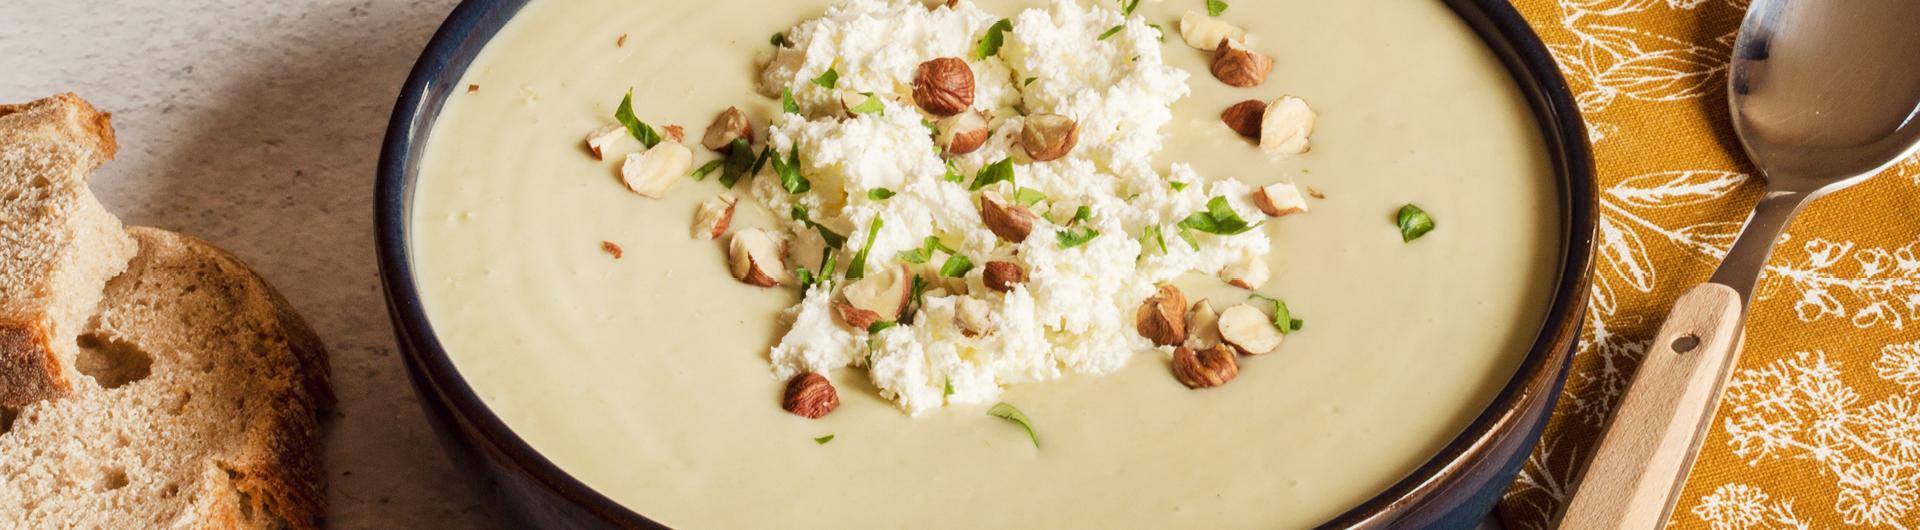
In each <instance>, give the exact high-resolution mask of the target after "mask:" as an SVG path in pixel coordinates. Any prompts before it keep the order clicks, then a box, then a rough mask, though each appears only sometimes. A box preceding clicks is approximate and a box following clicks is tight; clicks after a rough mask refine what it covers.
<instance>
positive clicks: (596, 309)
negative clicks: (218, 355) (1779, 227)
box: [376, 0, 1594, 528]
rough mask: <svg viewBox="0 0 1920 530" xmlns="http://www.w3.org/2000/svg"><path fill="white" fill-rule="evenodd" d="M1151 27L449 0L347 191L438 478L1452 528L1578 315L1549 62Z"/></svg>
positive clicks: (1209, 12)
mask: <svg viewBox="0 0 1920 530" xmlns="http://www.w3.org/2000/svg"><path fill="white" fill-rule="evenodd" d="M1185 4H1187V2H1175V1H1172V0H1168V1H1162V2H1139V1H1134V2H1124V1H1120V2H1093V1H1090V0H1083V1H1080V2H1074V1H1072V0H1058V1H1051V2H1049V1H1039V0H978V1H968V0H962V1H960V2H956V3H952V4H949V3H944V2H941V3H923V2H908V1H881V0H818V1H814V0H808V1H793V2H772V3H770V2H759V1H753V0H710V1H701V2H694V1H677V0H654V1H649V2H640V3H635V2H630V1H620V0H578V1H568V2H559V1H552V0H547V1H515V0H469V1H467V2H464V3H462V4H461V5H460V6H459V7H458V8H456V9H455V11H454V12H453V13H452V14H451V15H450V16H449V18H448V20H447V22H446V23H445V24H444V25H443V26H442V28H441V30H440V31H439V32H438V33H437V34H436V35H435V36H434V38H433V40H432V42H431V43H430V44H429V45H428V46H427V49H426V51H425V52H424V53H423V54H422V57H421V59H420V61H419V63H418V64H417V65H416V67H415V69H414V71H413V73H412V75H411V76H410V77H409V79H408V81H407V84H406V87H405V88H404V90H403V91H402V93H401V95H400V99H399V102H398V104H397V106H396V109H395V112H394V117H393V120H392V122H391V124H390V127H389V129H388V135H387V141H386V144H385V147H384V151H383V153H382V158H381V162H380V167H379V178H378V182H377V184H376V185H377V195H378V198H377V204H376V217H377V222H378V234H377V237H378V239H379V254H380V260H381V262H380V263H381V270H382V275H383V279H384V285H385V290H386V295H387V300H388V302H389V309H390V312H391V315H392V318H393V321H394V323H395V328H396V330H397V334H398V336H399V340H400V343H401V345H402V347H403V348H402V349H403V351H404V352H405V355H406V359H407V361H408V368H409V373H410V375H411V377H412V381H413V383H414V385H415V386H416V388H417V390H418V391H419V392H420V394H421V397H422V400H421V401H422V402H423V404H424V405H425V406H426V407H427V409H428V410H429V412H430V414H429V415H430V416H431V417H432V418H433V419H434V421H435V425H436V428H437V429H438V430H439V431H440V432H441V433H442V434H443V440H444V442H445V445H446V446H447V448H448V450H449V452H450V453H451V454H454V455H455V456H456V457H457V458H459V459H460V461H461V462H463V463H464V464H465V467H467V468H468V469H470V470H471V471H472V472H473V474H474V476H475V478H476V480H479V481H483V482H485V483H486V484H488V487H489V488H490V489H491V490H493V491H494V492H496V493H497V494H498V495H499V496H500V498H501V499H502V502H501V506H502V507H504V508H505V510H506V512H507V513H511V514H513V515H514V516H516V517H519V518H521V519H522V520H523V521H525V522H527V523H530V524H537V525H543V526H579V527H641V528H659V527H671V528H769V527H780V528H981V527H1032V528H1116V527H1144V528H1276V527H1280V528H1298V527H1316V526H1320V527H1333V528H1351V527H1430V526H1443V527H1445V526H1457V525H1463V524H1469V523H1470V522H1472V521H1475V520H1478V518H1480V517H1482V516H1484V514H1485V513H1486V511H1487V510H1488V509H1489V508H1490V507H1491V505H1492V503H1493V501H1494V500H1495V499H1497V498H1498V496H1499V494H1500V492H1501V491H1503V490H1504V488H1505V485H1506V483H1507V482H1509V481H1510V480H1511V478H1512V477H1513V475H1514V474H1515V473H1516V471H1517V470H1518V467H1519V465H1520V463H1521V462H1522V460H1523V459H1524V456H1525V454H1526V452H1527V451H1528V450H1529V449H1530V448H1531V447H1532V445H1533V444H1534V443H1535V442H1536V441H1537V439H1538V436H1539V432H1540V429H1541V427H1542V426H1543V424H1544V422H1545V420H1546V416H1547V413H1548V412H1549V411H1550V410H1551V408H1552V404H1553V401H1554V399H1555V397H1556V395H1557V394H1558V392H1559V388H1560V385H1561V381H1562V380H1563V378H1564V376H1565V369H1566V366H1567V363H1568V361H1569V359H1570V355H1571V348H1572V345H1573V343H1574V340H1575V338H1576V337H1577V335H1578V332H1579V326H1580V322H1581V319H1580V316H1581V314H1582V309H1583V308H1584V306H1585V297H1586V287H1587V277H1588V268H1589V262H1590V258H1591V253H1592V248H1593V240H1594V221H1593V210H1592V202H1591V189H1592V171H1591V160H1590V155H1589V153H1588V149H1587V144H1586V140H1585V128H1584V125H1583V124H1582V123H1581V121H1580V119H1579V116H1578V114H1577V110H1576V107H1575V106H1574V104H1573V102H1572V97H1571V96H1570V94H1569V92H1568V90H1567V88H1566V86H1565V84H1564V82H1563V81H1562V79H1561V77H1560V74H1559V72H1558V70H1557V69H1556V68H1555V66H1554V64H1553V61H1552V59H1551V57H1550V55H1549V54H1548V53H1547V51H1546V50H1545V48H1544V46H1543V45H1542V44H1541V43H1540V42H1539V40H1538V39H1537V38H1536V37H1535V36H1534V35H1533V34H1532V33H1531V30H1529V29H1528V28H1527V26H1526V25H1525V23H1524V21H1522V20H1521V19H1520V17H1519V16H1518V15H1517V14H1516V13H1515V12H1514V11H1513V10H1512V8H1511V7H1510V6H1508V5H1507V4H1505V3H1502V2H1494V1H1483V0H1454V1H1448V2H1406V3H1394V4H1393V5H1390V6H1378V5H1370V6H1366V7H1358V6H1353V5H1349V4H1347V3H1332V2H1311V1H1305V0H1288V1H1277V0H1276V1H1263V2H1249V1H1244V0H1243V1H1240V2H1234V3H1232V4H1231V5H1228V4H1225V3H1218V2H1200V1H1197V0H1196V1H1194V2H1191V4H1193V5H1185ZM1221 31H1224V32H1226V33H1225V34H1224V35H1225V37H1224V42H1220V43H1218V44H1215V45H1211V48H1209V44H1208V42H1209V41H1212V40H1213V39H1212V37H1213V36H1218V35H1221V34H1220V33H1218V32H1221ZM1241 53H1248V54H1251V55H1247V56H1239V55H1236V56H1234V57H1230V58H1228V57H1226V56H1229V55H1235V54H1241ZM1254 55H1257V56H1258V57H1253V58H1250V57H1252V56H1254ZM1262 59H1264V61H1262ZM942 61H950V62H947V64H945V65H938V64H933V63H939V62H942ZM1223 61H1241V62H1239V63H1233V64H1231V65H1229V66H1225V67H1223V66H1221V63H1222V62H1223ZM1248 61H1251V62H1248ZM1246 64H1253V65H1255V66H1256V67H1257V68H1252V70H1258V71H1256V72H1253V74H1257V75H1253V74H1249V73H1248V72H1249V71H1252V70H1249V68H1248V67H1246ZM940 68H945V69H944V70H941V69H940ZM930 69H931V70H936V71H934V72H932V73H928V72H927V70H930ZM940 75H959V76H964V77H965V78H966V80H967V82H966V86H967V90H965V91H964V92H956V90H957V89H955V88H954V87H955V86H959V85H957V84H955V82H952V81H949V80H944V79H939V78H937V77H938V76H940ZM935 92H937V93H935ZM955 94H964V96H963V97H959V101H955V100H954V98H955V97H956V96H955ZM940 98H946V99H944V100H943V99H940ZM1243 104H1245V105H1249V106H1252V107H1254V108H1257V109H1259V110H1258V111H1256V112H1253V113H1252V114H1247V115H1243V116H1240V118H1241V119H1242V120H1244V121H1243V123H1244V124H1252V125H1244V126H1236V121H1235V116H1234V114H1233V113H1234V112H1236V111H1232V110H1228V109H1233V108H1235V107H1239V106H1242V105H1243ZM1255 104H1257V105H1255ZM1289 113H1291V114H1289ZM974 115H977V116H978V119H977V120H974V121H968V120H973V118H971V116H974ZM1248 116H1251V118H1249V117H1248ZM729 119H731V120H733V121H728V120H729ZM742 124H744V127H735V125H742ZM1063 124H1064V125H1063ZM962 127H965V128H968V130H969V131H977V132H978V134H979V138H980V139H981V140H980V145H979V146H971V145H969V146H964V147H958V146H956V145H955V143H956V142H959V143H967V142H968V140H956V139H955V138H956V137H958V136H960V134H957V133H956V132H955V131H956V130H957V129H959V128H962ZM734 129H740V130H739V131H738V132H735V131H734ZM942 129H946V130H945V131H944V132H945V133H946V134H943V130H942ZM1249 129H1257V130H1249ZM716 135H718V141H717V142H716V141H715V139H716ZM1281 195H1284V197H1281ZM1276 202H1279V203H1285V204H1286V205H1290V207H1285V208H1270V206H1274V204H1273V203H1276ZM989 203H991V204H989ZM988 210H993V212H992V213H988ZM1016 210H1017V212H1016V213H1017V214H1018V215H1016V216H1023V218H1022V219H1021V222H1020V223H1016V224H1018V225H1019V226H1018V227H1019V228H1021V229H1022V230H1011V231H1010V229H1009V226H1010V225H1009V224H1008V221H1006V217H1007V216H1008V215H1012V214H1008V213H1007V212H1013V211H1016ZM722 212H724V215H723V216H722V215H721V213H722ZM716 216H721V217H724V219H716ZM996 216H997V217H996ZM716 221H717V222H716ZM690 232H691V234H690ZM690 235H691V237H689V236H690ZM756 244H757V245H759V246H757V247H756V246H754V245H756ZM743 267H744V270H743ZM1252 269H1257V272H1249V271H1250V270H1252ZM1009 271H1013V272H1009ZM1016 273H1017V274H1016ZM1169 291H1171V292H1173V293H1178V296H1177V297H1178V300H1179V301H1178V302H1171V301H1169V300H1168V299H1169V297H1168V296H1167V295H1168V293H1169ZM875 293H881V294H875ZM896 293H897V294H896ZM876 298H878V299H882V300H884V303H881V304H880V305H879V306H876V305H875V304H874V303H873V302H871V301H870V300H872V299H876ZM895 300H898V301H899V302H898V303H897V307H896V303H895V302H894V301H895ZM1202 300H1205V301H1206V303H1207V305H1209V307H1208V308H1207V310H1206V311H1205V312H1206V313H1208V314H1209V316H1206V317H1202V316H1199V313H1201V312H1202V311H1200V308H1199V307H1197V306H1198V305H1201V304H1200V303H1199V302H1200V301H1202ZM876 307H879V309H875V308H876ZM1209 318H1211V319H1212V320H1206V319H1209ZM1156 319H1158V320H1156ZM1168 319H1171V321H1173V322H1177V323H1178V324H1175V325H1173V327H1177V328H1178V333H1177V335H1178V337H1173V338H1171V339H1169V338H1167V337H1161V336H1156V335H1164V334H1166V333H1169V332H1172V331H1173V330H1171V329H1168V325H1167V324H1166V322H1165V321H1166V320H1168ZM1200 320H1206V322H1207V324H1206V325H1207V326H1209V327H1207V328H1206V329H1205V330H1201V329H1200V328H1198V327H1196V326H1198V325H1199V324H1195V323H1194V322H1195V321H1200ZM1269 320H1271V323H1269V322H1268V321H1269ZM1149 321H1152V322H1149ZM1216 322H1217V323H1216ZM1248 325H1252V326H1254V328H1257V329H1253V330H1252V331H1248V330H1249V328H1248V327H1247V326H1248ZM1156 326H1157V327H1156ZM1267 326H1271V328H1268V327H1267ZM1153 330H1159V332H1157V333H1156V332H1155V331H1153ZM1256 332H1257V333H1256ZM1189 335H1191V336H1189ZM1203 336H1206V337H1212V338H1211V339H1207V340H1208V341H1210V342H1208V341H1203V340H1202V337H1203ZM1268 339H1271V340H1268ZM1282 339H1284V340H1282ZM1196 341H1201V342H1196ZM1256 343H1258V344H1256ZM1210 353H1211V354H1212V355H1209V354H1210ZM1221 363H1226V364H1230V365H1231V369H1230V370H1229V369H1226V368H1225V367H1223V366H1222V365H1221ZM822 392H826V393H830V394H831V395H830V398H831V403H830V404H829V403H827V398H826V397H823V396H827V394H823V393H822Z"/></svg>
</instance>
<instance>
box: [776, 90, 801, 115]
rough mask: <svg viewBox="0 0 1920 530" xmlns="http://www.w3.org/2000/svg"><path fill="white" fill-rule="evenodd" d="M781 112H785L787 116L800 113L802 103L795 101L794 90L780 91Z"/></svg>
mask: <svg viewBox="0 0 1920 530" xmlns="http://www.w3.org/2000/svg"><path fill="white" fill-rule="evenodd" d="M780 110H782V111H785V112H786V113H787V114H799V113H800V103H799V102H797V101H794V100H793V89H792V88H782V89H780Z"/></svg>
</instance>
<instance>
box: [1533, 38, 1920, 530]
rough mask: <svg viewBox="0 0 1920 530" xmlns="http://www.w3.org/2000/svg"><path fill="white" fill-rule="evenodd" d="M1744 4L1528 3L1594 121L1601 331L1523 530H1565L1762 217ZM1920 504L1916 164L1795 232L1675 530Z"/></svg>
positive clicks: (1911, 514) (1909, 523) (1816, 523)
mask: <svg viewBox="0 0 1920 530" xmlns="http://www.w3.org/2000/svg"><path fill="white" fill-rule="evenodd" d="M1813 1H1839V0H1813ZM1747 2H1748V0H1514V4H1515V6H1516V7H1518V8H1519V9H1520V11H1521V12H1522V13H1523V14H1524V15H1525V16H1526V17H1527V19H1528V20H1529V21H1530V22H1531V23H1532V24H1533V26H1534V28H1535V29H1536V30H1537V31H1538V32H1539V33H1540V36H1541V37H1542V38H1543V39H1544V40H1545V41H1546V43H1547V45H1548V46H1549V47H1550V48H1551V49H1552V50H1553V53H1554V56H1555V59H1557V60H1558V61H1559V62H1560V67H1561V69H1562V70H1564V71H1565V73H1566V77H1567V81H1568V83H1569V84H1570V85H1571V86H1572V88H1573V90H1574V92H1575V95H1576V96H1577V97H1578V98H1579V101H1580V105H1581V108H1582V110H1583V111H1584V113H1585V116H1586V119H1587V124H1588V126H1589V137H1590V139H1591V140H1592V142H1593V147H1594V153H1595V157H1596V158H1597V160H1598V166H1599V170H1600V171H1599V190H1598V194H1597V195H1596V197H1595V200H1597V201H1599V203H1600V204H1599V206H1600V208H1599V210H1600V215H1601V222H1600V234H1599V238H1600V241H1599V245H1600V248H1599V252H1598V259H1597V262H1596V264H1595V278H1594V284H1595V285H1594V292H1593V294H1594V298H1593V302H1592V303H1591V305H1590V306H1589V311H1590V313H1591V314H1590V315H1589V316H1588V321H1587V330H1586V332H1585V335H1584V336H1583V337H1582V340H1581V342H1580V349H1579V352H1578V354H1577V355H1576V356H1575V359H1574V367H1573V374H1572V376H1571V378H1570V379H1569V380H1568V381H1567V389H1566V391H1565V393H1564V394H1562V395H1561V397H1560V404H1559V407H1558V408H1557V409H1556V410H1555V411H1554V413H1553V419H1552V421H1551V422H1550V423H1549V424H1548V426H1547V431H1546V437H1545V439H1544V441H1543V442H1542V443H1541V445H1540V447H1538V448H1537V449H1536V450H1535V451H1534V454H1533V455H1532V457H1531V458H1529V459H1528V461H1527V464H1526V468H1525V469H1524V470H1523V471H1522V472H1521V476H1520V478H1519V481H1518V482H1517V483H1516V484H1515V485H1514V486H1513V489H1512V490H1511V491H1510V492H1509V493H1508V495H1507V497H1506V498H1505V499H1504V500H1503V501H1502V503H1501V507H1500V514H1501V516H1502V518H1503V519H1504V520H1505V522H1506V523H1507V525H1508V527H1509V528H1516V529H1532V528H1548V527H1550V526H1551V517H1553V516H1554V515H1555V514H1557V512H1558V510H1559V509H1560V507H1561V506H1563V505H1564V503H1565V501H1566V499H1567V494H1568V493H1569V491H1568V490H1569V488H1570V487H1571V486H1572V483H1571V482H1570V479H1571V478H1572V477H1571V475H1572V474H1574V473H1576V472H1577V471H1578V470H1579V469H1580V468H1581V467H1582V466H1584V464H1585V462H1586V459H1587V455H1588V454H1589V453H1590V452H1591V451H1592V448H1593V445H1594V436H1595V435H1596V433H1597V432H1598V431H1599V429H1600V426H1601V424H1602V422H1603V421H1604V420H1605V419H1606V418H1607V414H1608V413H1609V411H1610V409H1611V408H1612V407H1613V405H1614V404H1615V403H1616V402H1617V401H1618V400H1619V398H1620V395H1621V392H1622V391H1623V390H1624V389H1625V388H1626V386H1627V384H1628V382H1629V381H1630V380H1631V378H1632V376H1633V373H1634V367H1635V365H1636V364H1637V363H1638V361H1639V359H1640V356H1641V355H1642V353H1643V352H1644V351H1645V350H1646V346H1647V343H1648V342H1649V341H1651V340H1652V336H1653V334H1654V331H1655V330H1656V328H1658V327H1659V325H1660V323H1661V321H1662V320H1664V319H1665V318H1666V312H1667V310H1668V309H1669V308H1670V307H1671V306H1672V305H1673V301H1674V299H1675V298H1676V297H1678V296H1679V294H1680V292H1681V291H1683V290H1685V289H1687V288H1689V287H1691V286H1693V285H1695V284H1698V283H1700V282H1703V281H1705V280H1706V278H1707V275H1708V274H1709V273H1710V272H1711V271H1712V270H1713V267H1714V266H1715V265H1716V264H1717V263H1718V262H1719V261H1720V258H1721V256H1723V255H1724V254H1725V252H1726V249H1727V247H1728V246H1729V245H1730V244H1731V243H1732V242H1733V237H1734V233H1735V232H1736V231H1737V230H1739V228H1740V226H1741V222H1742V221H1743V220H1744V219H1745V218H1746V215H1747V212H1748V211H1750V209H1751V208H1752V207H1753V204H1754V202H1755V201H1757V200H1758V198H1759V193H1760V191H1761V187H1762V182H1761V181H1760V180H1759V179H1758V178H1755V177H1753V176H1751V175H1753V172H1754V170H1753V169H1752V167H1751V166H1750V165H1748V164H1747V162H1746V161H1745V159H1744V157H1743V156H1742V155H1741V151H1740V147H1739V143H1738V141H1737V140H1736V139H1735V138H1734V136H1733V132H1732V128H1731V125H1730V124H1729V122H1728V117H1727V110H1726V109H1727V103H1726V97H1727V96H1726V84H1727V77H1726V73H1727V58H1728V56H1729V52H1730V50H1731V49H1732V47H1733V40H1734V35H1735V32H1736V30H1737V29H1738V27H1739V24H1740V19H1741V17H1742V15H1743V14H1744V11H1745V9H1746V6H1747ZM1916 24H1920V22H1916ZM1888 68H1901V69H1913V68H1920V63H1915V64H1907V65H1888ZM1917 505H1920V160H1908V161H1907V162H1905V163H1903V164H1901V165H1900V166H1899V167H1896V168H1894V169H1893V170H1891V171H1889V172H1887V173H1886V174H1883V175H1880V176H1877V177H1874V178H1873V179H1872V180H1870V181H1868V182H1866V183H1865V184H1862V185H1860V186H1858V187H1856V188H1854V189H1851V190H1848V191H1844V192H1841V193H1837V194H1834V195H1832V196H1829V197H1827V198H1825V199H1821V200H1820V201H1818V202H1816V203H1814V204H1813V206H1811V207H1810V208H1808V209H1807V210H1806V212H1805V213H1803V214H1802V215H1801V216H1800V218H1799V219H1798V220H1797V221H1795V222H1794V223H1793V225H1792V226H1791V227H1789V228H1788V236H1787V237H1786V239H1784V240H1783V241H1781V243H1780V246H1779V248H1778V249H1777V250H1776V251H1775V253H1774V256H1773V259H1772V261H1771V262H1769V264H1768V266H1767V270H1766V274H1765V275H1764V276H1763V277H1762V278H1761V283H1760V288H1759V290H1758V292H1757V296H1756V300H1755V301H1754V303H1753V316H1752V318H1751V320H1750V322H1749V324H1748V337H1747V345H1746V351H1745V353H1744V354H1743V356H1742V357H1741V360H1740V365H1739V367H1738V369H1737V371H1736V372H1735V373H1734V376H1733V380H1732V383H1730V385H1729V386H1728V388H1727V394H1726V397H1725V398H1724V399H1723V400H1722V401H1721V404H1720V408H1719V412H1718V415H1717V416H1716V417H1715V418H1714V420H1713V423H1712V432H1711V433H1710V434H1709V435H1708V436H1707V439H1706V442H1705V443H1704V444H1703V445H1702V447H1701V454H1700V457H1699V459H1698V461H1697V463H1696V464H1695V466H1694V469H1693V472H1692V475H1691V476H1689V477H1688V480H1687V485H1686V488H1685V491H1684V492H1683V494H1682V496H1681V498H1680V501H1679V505H1678V507H1676V508H1675V509H1674V512H1673V517H1672V519H1671V521H1670V522H1669V526H1668V527H1669V528H1677V529H1678V528H1712V529H1715V530H1722V529H1726V530H1731V529H1743V528H1767V529H1773V528H1833V527H1840V526H1857V527H1869V528H1871V527H1880V528H1908V529H1920V506H1917Z"/></svg>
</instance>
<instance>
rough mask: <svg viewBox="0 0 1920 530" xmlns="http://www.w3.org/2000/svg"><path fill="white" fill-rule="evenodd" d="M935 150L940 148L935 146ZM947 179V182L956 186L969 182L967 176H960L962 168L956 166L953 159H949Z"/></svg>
mask: <svg viewBox="0 0 1920 530" xmlns="http://www.w3.org/2000/svg"><path fill="white" fill-rule="evenodd" d="M934 148H935V149H939V148H940V146H937V145H936V146H934ZM946 178H947V182H952V183H955V184H959V183H961V182H966V181H967V176H966V175H961V174H960V166H957V165H954V163H953V159H951V158H949V159H947V177H946Z"/></svg>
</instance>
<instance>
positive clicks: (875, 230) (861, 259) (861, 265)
mask: <svg viewBox="0 0 1920 530" xmlns="http://www.w3.org/2000/svg"><path fill="white" fill-rule="evenodd" d="M882 224H884V223H882V222H881V219H880V218H878V217H875V218H873V224H870V225H867V242H866V243H862V244H861V245H860V253H858V254H854V255H853V263H848V264H847V279H849V280H858V279H860V277H862V276H866V275H867V253H868V252H872V251H873V240H875V239H879V238H880V225H882Z"/></svg>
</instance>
